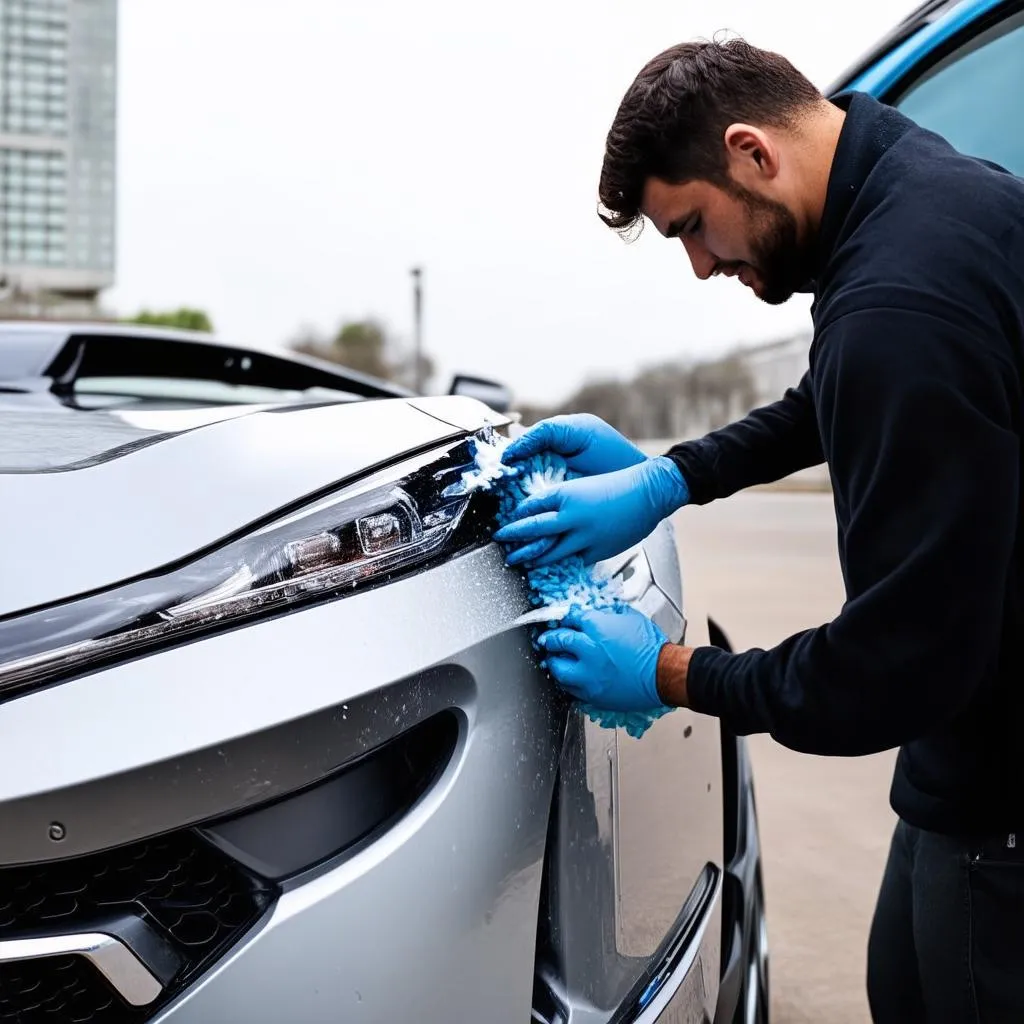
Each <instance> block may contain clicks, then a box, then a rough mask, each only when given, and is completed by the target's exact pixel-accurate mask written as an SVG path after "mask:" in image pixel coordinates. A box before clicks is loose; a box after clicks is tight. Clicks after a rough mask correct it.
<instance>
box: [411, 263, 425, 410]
mask: <svg viewBox="0 0 1024 1024" xmlns="http://www.w3.org/2000/svg"><path fill="white" fill-rule="evenodd" d="M410 273H411V274H412V282H413V284H412V309H413V323H414V325H415V339H416V341H415V353H414V355H413V359H414V360H415V362H414V363H413V380H414V381H415V390H416V393H417V394H422V393H423V268H422V267H413V268H412V270H411V271H410Z"/></svg>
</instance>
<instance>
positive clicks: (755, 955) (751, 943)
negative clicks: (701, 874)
mask: <svg viewBox="0 0 1024 1024" xmlns="http://www.w3.org/2000/svg"><path fill="white" fill-rule="evenodd" d="M750 924H751V928H750V937H749V940H748V944H747V969H746V974H745V976H744V979H743V995H742V997H741V998H740V1001H739V1005H738V1006H737V1007H736V1015H735V1017H734V1018H733V1024H768V1010H769V988H768V921H767V918H766V916H765V910H764V886H763V884H762V882H761V868H760V866H758V869H757V884H756V886H755V889H754V900H753V906H752V907H751V913H750Z"/></svg>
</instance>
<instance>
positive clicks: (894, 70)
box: [844, 0, 1004, 97]
mask: <svg viewBox="0 0 1024 1024" xmlns="http://www.w3.org/2000/svg"><path fill="white" fill-rule="evenodd" d="M1003 2H1004V0H963V2H962V3H959V4H957V5H956V6H955V7H954V8H952V10H950V11H947V12H946V14H944V15H943V16H942V17H941V18H939V19H938V20H937V21H933V22H932V23H931V24H930V25H925V27H924V28H922V29H921V30H920V31H919V32H915V33H914V35H912V36H911V37H910V38H909V39H907V40H906V41H905V42H903V43H901V44H900V45H899V46H897V47H896V49H895V50H892V51H891V52H889V53H887V54H886V55H885V56H884V57H883V58H882V59H881V60H880V61H878V63H877V64H875V65H873V66H872V67H870V68H868V70H867V71H865V72H864V73H863V74H861V75H859V76H858V77H857V78H855V79H854V80H853V81H852V82H851V83H850V84H849V85H848V86H846V89H851V90H856V91H857V92H866V93H869V94H870V95H872V96H875V97H880V96H882V95H883V94H884V93H885V92H887V91H888V89H889V88H890V87H891V86H893V85H895V84H896V82H897V81H899V79H901V78H902V77H903V76H904V75H905V74H906V73H907V72H908V71H909V70H910V69H911V68H913V66H914V65H915V64H917V63H918V61H920V60H921V59H922V58H923V57H926V56H927V55H928V54H929V53H931V51H932V50H934V49H935V48H936V47H937V46H941V45H942V44H943V43H944V42H945V41H946V40H947V39H949V37H950V36H952V35H954V34H955V33H957V32H959V31H960V29H962V28H963V27H964V26H966V25H969V24H970V23H971V22H972V21H975V20H976V19H978V18H981V17H983V16H984V15H986V14H988V12H989V11H991V10H992V9H993V8H995V7H998V6H999V5H1000V4H1002V3H1003ZM844 91H845V90H844Z"/></svg>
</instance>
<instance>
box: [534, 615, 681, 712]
mask: <svg viewBox="0 0 1024 1024" xmlns="http://www.w3.org/2000/svg"><path fill="white" fill-rule="evenodd" d="M668 642H669V640H668V637H666V636H665V634H664V633H663V632H662V631H661V630H660V629H659V628H658V627H657V625H656V624H655V623H654V622H652V621H651V620H650V619H649V618H648V617H647V616H646V615H644V614H643V613H642V612H638V611H637V610H636V609H635V608H630V607H629V606H628V605H624V606H622V608H621V609H617V610H615V611H609V610H602V611H595V610H591V611H574V612H570V613H569V614H568V615H567V616H566V617H565V618H564V619H562V623H561V625H560V626H558V627H557V628H556V629H551V630H548V631H547V632H546V633H542V634H541V635H540V636H539V637H538V638H537V643H538V645H539V646H540V648H541V650H543V651H544V652H545V659H544V664H545V666H546V667H547V670H548V671H549V672H550V673H551V675H552V676H554V679H555V682H556V683H558V685H559V686H561V687H562V689H564V690H566V691H567V692H568V693H570V694H572V696H573V697H575V698H576V699H577V700H580V701H583V702H584V703H585V704H592V705H593V706H594V707H596V708H600V709H602V710H605V711H647V712H649V711H653V710H654V709H656V708H662V707H664V706H665V705H664V703H663V702H662V700H661V698H660V697H659V696H658V655H659V654H660V653H661V649H662V647H664V646H665V644H667V643H668Z"/></svg>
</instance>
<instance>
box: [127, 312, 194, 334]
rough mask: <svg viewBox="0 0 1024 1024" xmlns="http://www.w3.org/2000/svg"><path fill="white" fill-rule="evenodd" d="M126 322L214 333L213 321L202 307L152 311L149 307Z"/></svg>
mask: <svg viewBox="0 0 1024 1024" xmlns="http://www.w3.org/2000/svg"><path fill="white" fill-rule="evenodd" d="M124 323H128V324H146V325H148V326H150V327H176V328H178V329H179V330H184V331H206V332H207V333H211V334H212V333H213V321H211V320H210V318H209V316H207V315H206V313H204V312H203V310H201V309H193V308H192V307H191V306H181V307H179V308H178V309H172V310H166V311H164V312H159V313H156V312H151V311H150V310H148V309H144V310H142V312H140V313H136V314H135V316H132V317H128V318H127V319H126V320H125V321H124Z"/></svg>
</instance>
